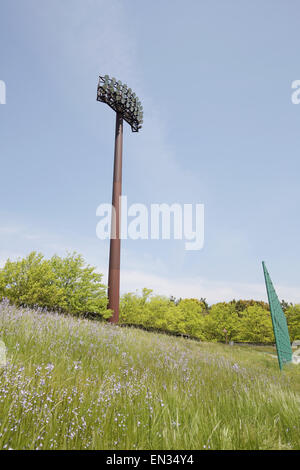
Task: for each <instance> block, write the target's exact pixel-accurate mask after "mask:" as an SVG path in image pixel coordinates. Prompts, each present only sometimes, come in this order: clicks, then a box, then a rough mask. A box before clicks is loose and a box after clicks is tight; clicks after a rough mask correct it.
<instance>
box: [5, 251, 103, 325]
mask: <svg viewBox="0 0 300 470" xmlns="http://www.w3.org/2000/svg"><path fill="white" fill-rule="evenodd" d="M101 281H102V274H98V273H96V272H95V268H94V267H92V266H89V265H86V264H85V262H84V260H83V257H82V256H81V255H79V254H76V253H72V254H68V255H67V256H66V257H65V258H60V257H59V256H57V255H55V256H53V257H52V258H51V259H50V260H47V259H45V258H44V257H43V255H42V254H40V253H36V252H32V253H30V254H29V255H28V256H27V257H26V258H24V259H21V260H18V261H15V262H12V261H10V260H8V261H7V262H6V264H5V266H4V268H3V269H1V270H0V297H6V298H8V299H9V300H10V301H11V302H12V303H14V304H16V305H18V306H29V307H33V306H38V307H42V308H46V309H47V310H58V311H60V312H65V313H70V314H73V315H86V314H97V315H102V316H103V317H105V318H107V317H109V316H110V314H111V313H110V312H109V311H107V309H106V306H107V299H106V294H105V286H104V285H103V284H102V282H101Z"/></svg>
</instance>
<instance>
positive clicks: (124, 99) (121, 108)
mask: <svg viewBox="0 0 300 470" xmlns="http://www.w3.org/2000/svg"><path fill="white" fill-rule="evenodd" d="M97 101H102V103H106V104H108V106H110V108H112V109H113V110H114V111H115V112H116V133H115V153H114V176H113V191H112V206H113V208H114V213H113V212H112V216H111V236H110V252H109V269H108V308H109V309H111V310H112V311H113V315H112V317H111V318H110V322H111V323H118V321H119V303H120V255H121V239H120V232H121V207H120V198H121V194H122V150H123V120H125V121H126V122H127V123H128V124H129V125H130V126H131V130H132V132H138V131H139V130H140V129H141V128H142V124H143V107H142V105H141V102H140V101H139V99H138V97H137V96H136V94H135V93H133V91H132V90H131V88H128V87H127V85H125V84H123V83H122V82H121V81H117V80H116V79H115V78H114V77H113V78H109V76H108V75H105V76H104V77H101V76H100V77H99V82H98V89H97Z"/></svg>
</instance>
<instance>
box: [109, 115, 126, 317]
mask: <svg viewBox="0 0 300 470" xmlns="http://www.w3.org/2000/svg"><path fill="white" fill-rule="evenodd" d="M122 150H123V117H122V114H121V113H116V136H115V155H114V179H113V192H112V205H113V207H114V209H115V216H114V211H112V217H111V237H110V252H109V272H108V308H109V309H111V310H112V311H113V315H112V317H111V318H110V320H109V321H110V322H111V323H118V321H119V303H120V257H121V239H120V232H121V207H120V202H121V201H120V198H121V194H122Z"/></svg>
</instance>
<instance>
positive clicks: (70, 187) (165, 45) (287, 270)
mask: <svg viewBox="0 0 300 470" xmlns="http://www.w3.org/2000/svg"><path fill="white" fill-rule="evenodd" d="M299 43H300V5H299V2H297V1H296V0H295V1H292V0H290V1H289V2H284V1H283V0H281V1H278V0H275V1H269V0H263V1H261V0H260V1H259V0H254V1H251V2H249V1H248V0H247V1H246V0H245V1H242V0H236V1H229V0H218V1H212V0H206V1H201V0H185V1H183V0H180V1H178V0H164V1H161V0H152V1H151V2H149V1H146V0H118V1H116V0H110V1H109V2H105V1H102V0H64V1H61V0H48V1H43V2H41V1H39V0H25V1H24V0H13V1H12V0H2V1H1V10H0V44H1V54H0V80H4V81H5V83H6V87H7V104H6V105H1V106H0V123H1V125H0V149H1V150H0V151H1V187H0V198H1V206H0V261H1V262H2V263H3V261H4V260H5V259H6V258H7V257H8V256H10V257H12V258H15V257H17V256H23V255H25V254H28V253H29V252H30V251H31V250H33V249H35V250H37V251H41V252H43V253H44V254H45V255H46V256H50V255H52V254H53V253H55V252H57V253H59V254H64V253H65V250H66V249H68V250H76V251H79V252H81V253H82V254H83V255H84V256H85V257H86V259H87V260H88V262H89V263H91V264H93V265H96V266H97V267H98V269H99V270H100V271H101V272H103V273H104V275H105V277H106V276H107V266H108V242H106V241H100V240H98V239H97V238H96V224H97V222H98V219H97V217H96V208H97V206H98V205H99V204H100V203H102V202H110V199H111V180H112V165H113V139H114V119H115V116H114V113H113V112H112V111H111V110H110V109H109V108H108V107H107V106H105V105H103V104H101V103H97V102H96V87H97V79H98V75H99V74H106V73H107V74H109V75H111V76H115V77H117V78H118V79H120V80H122V81H123V82H126V83H128V84H129V86H131V88H133V89H134V90H135V91H136V93H137V94H138V96H139V97H140V99H141V101H142V102H143V106H144V128H143V129H142V131H141V132H140V133H139V134H132V133H131V130H130V128H129V127H128V126H127V125H126V127H125V136H124V170H123V178H124V179H123V193H124V194H126V195H127V196H128V203H129V204H130V203H134V202H140V203H144V204H147V205H149V204H150V203H151V202H153V203H154V202H155V203H162V202H167V203H172V202H177V203H181V204H183V203H203V204H204V205H205V244H204V248H203V250H201V251H199V252H187V251H185V250H184V241H172V240H171V241H165V240H161V241H151V240H150V241H138V242H137V241H130V240H128V241H123V243H122V278H121V282H122V285H121V287H122V290H123V291H127V290H131V291H133V290H135V289H136V288H141V287H144V286H146V287H150V288H151V287H152V288H153V289H154V290H155V291H156V292H157V293H162V294H166V295H174V296H176V297H180V296H194V297H201V296H203V297H207V299H208V300H209V302H216V301H221V300H227V299H230V298H233V297H236V298H241V297H242V298H252V297H255V298H262V299H266V294H265V289H264V284H263V273H262V268H261V261H262V260H263V259H264V260H265V261H266V264H267V267H268V269H269V272H270V275H271V277H272V278H273V280H274V284H275V285H276V286H277V288H278V293H279V296H280V297H284V298H286V300H291V301H298V302H300V288H299V286H300V269H299V261H300V247H299V239H300V223H299V210H298V207H299V202H300V188H299V185H298V180H299V170H300V164H299V156H298V152H299V151H298V149H299V134H300V105H298V106H297V105H293V104H292V102H291V92H292V90H291V83H292V81H293V80H296V79H300V68H299V60H298V57H299V52H298V49H299Z"/></svg>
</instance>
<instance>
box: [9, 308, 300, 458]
mask: <svg viewBox="0 0 300 470" xmlns="http://www.w3.org/2000/svg"><path fill="white" fill-rule="evenodd" d="M0 339H2V340H4V342H5V343H6V345H7V351H8V364H7V366H6V367H3V368H0V448H1V449H2V448H13V449H168V450H169V449H300V420H299V414H300V367H299V366H298V367H297V366H294V365H290V366H289V367H287V368H286V369H285V371H284V372H283V373H280V372H279V370H278V366H277V361H276V359H274V358H273V357H272V354H270V353H272V350H271V349H270V347H268V348H266V349H264V348H250V347H247V346H234V347H230V346H225V345H220V344H209V343H200V342H194V341H192V340H186V339H183V338H176V337H170V336H165V335H163V334H154V333H147V332H145V331H141V330H137V329H131V328H120V327H116V326H112V325H109V324H105V323H101V322H93V321H89V320H80V319H75V318H72V317H64V316H62V315H56V314H48V313H47V314H45V313H42V312H38V311H30V310H24V309H23V310H22V309H16V308H14V307H10V306H8V305H7V304H3V303H2V304H0Z"/></svg>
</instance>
